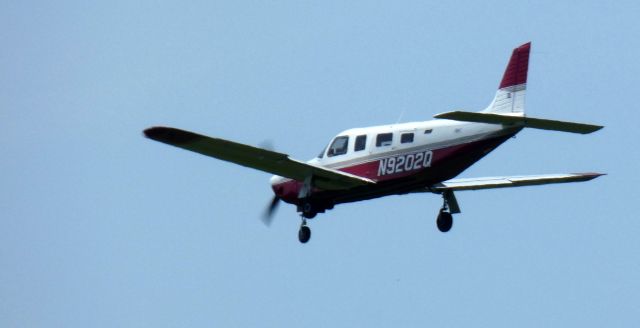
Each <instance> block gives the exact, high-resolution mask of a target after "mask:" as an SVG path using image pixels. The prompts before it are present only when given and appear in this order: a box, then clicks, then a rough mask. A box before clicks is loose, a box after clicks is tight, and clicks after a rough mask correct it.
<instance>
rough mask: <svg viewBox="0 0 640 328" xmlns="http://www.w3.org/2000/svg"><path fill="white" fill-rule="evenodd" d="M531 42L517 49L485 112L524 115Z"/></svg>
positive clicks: (514, 50)
mask: <svg viewBox="0 0 640 328" xmlns="http://www.w3.org/2000/svg"><path fill="white" fill-rule="evenodd" d="M530 50H531V42H527V43H525V44H523V45H521V46H519V47H517V48H515V49H513V53H512V54H511V59H509V64H508V65H507V69H506V70H505V71H504V75H503V76H502V81H501V82H500V87H499V89H498V92H496V96H495V98H493V101H492V102H491V104H490V105H489V107H487V108H486V109H485V110H483V111H482V112H483V113H496V114H515V115H518V116H524V96H525V93H526V92H527V72H528V71H529V52H530Z"/></svg>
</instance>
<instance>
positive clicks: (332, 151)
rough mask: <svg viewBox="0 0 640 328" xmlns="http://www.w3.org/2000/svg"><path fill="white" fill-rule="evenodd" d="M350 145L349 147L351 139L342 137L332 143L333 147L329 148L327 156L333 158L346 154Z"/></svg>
mask: <svg viewBox="0 0 640 328" xmlns="http://www.w3.org/2000/svg"><path fill="white" fill-rule="evenodd" d="M348 145H349V137H347V136H340V137H337V138H335V139H334V140H333V142H332V143H331V146H330V147H329V151H328V152H327V156H329V157H333V156H338V155H343V154H346V153H347V146H348Z"/></svg>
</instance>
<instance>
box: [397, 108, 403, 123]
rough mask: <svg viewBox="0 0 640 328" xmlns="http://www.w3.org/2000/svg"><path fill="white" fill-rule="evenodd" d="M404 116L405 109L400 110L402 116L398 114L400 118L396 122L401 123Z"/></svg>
mask: <svg viewBox="0 0 640 328" xmlns="http://www.w3.org/2000/svg"><path fill="white" fill-rule="evenodd" d="M403 116H404V109H403V110H402V111H401V112H400V116H398V120H397V121H396V124H398V123H400V120H402V117H403Z"/></svg>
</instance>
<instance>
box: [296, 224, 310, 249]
mask: <svg viewBox="0 0 640 328" xmlns="http://www.w3.org/2000/svg"><path fill="white" fill-rule="evenodd" d="M309 239H311V229H309V227H307V220H306V219H304V218H303V219H302V224H301V225H300V230H298V240H300V242H301V243H303V244H306V243H307V242H308V241H309Z"/></svg>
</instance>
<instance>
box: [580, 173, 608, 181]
mask: <svg viewBox="0 0 640 328" xmlns="http://www.w3.org/2000/svg"><path fill="white" fill-rule="evenodd" d="M574 174H576V175H581V176H583V177H585V178H588V179H589V180H591V179H595V178H598V177H601V176H603V175H607V173H598V172H583V173H574Z"/></svg>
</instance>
